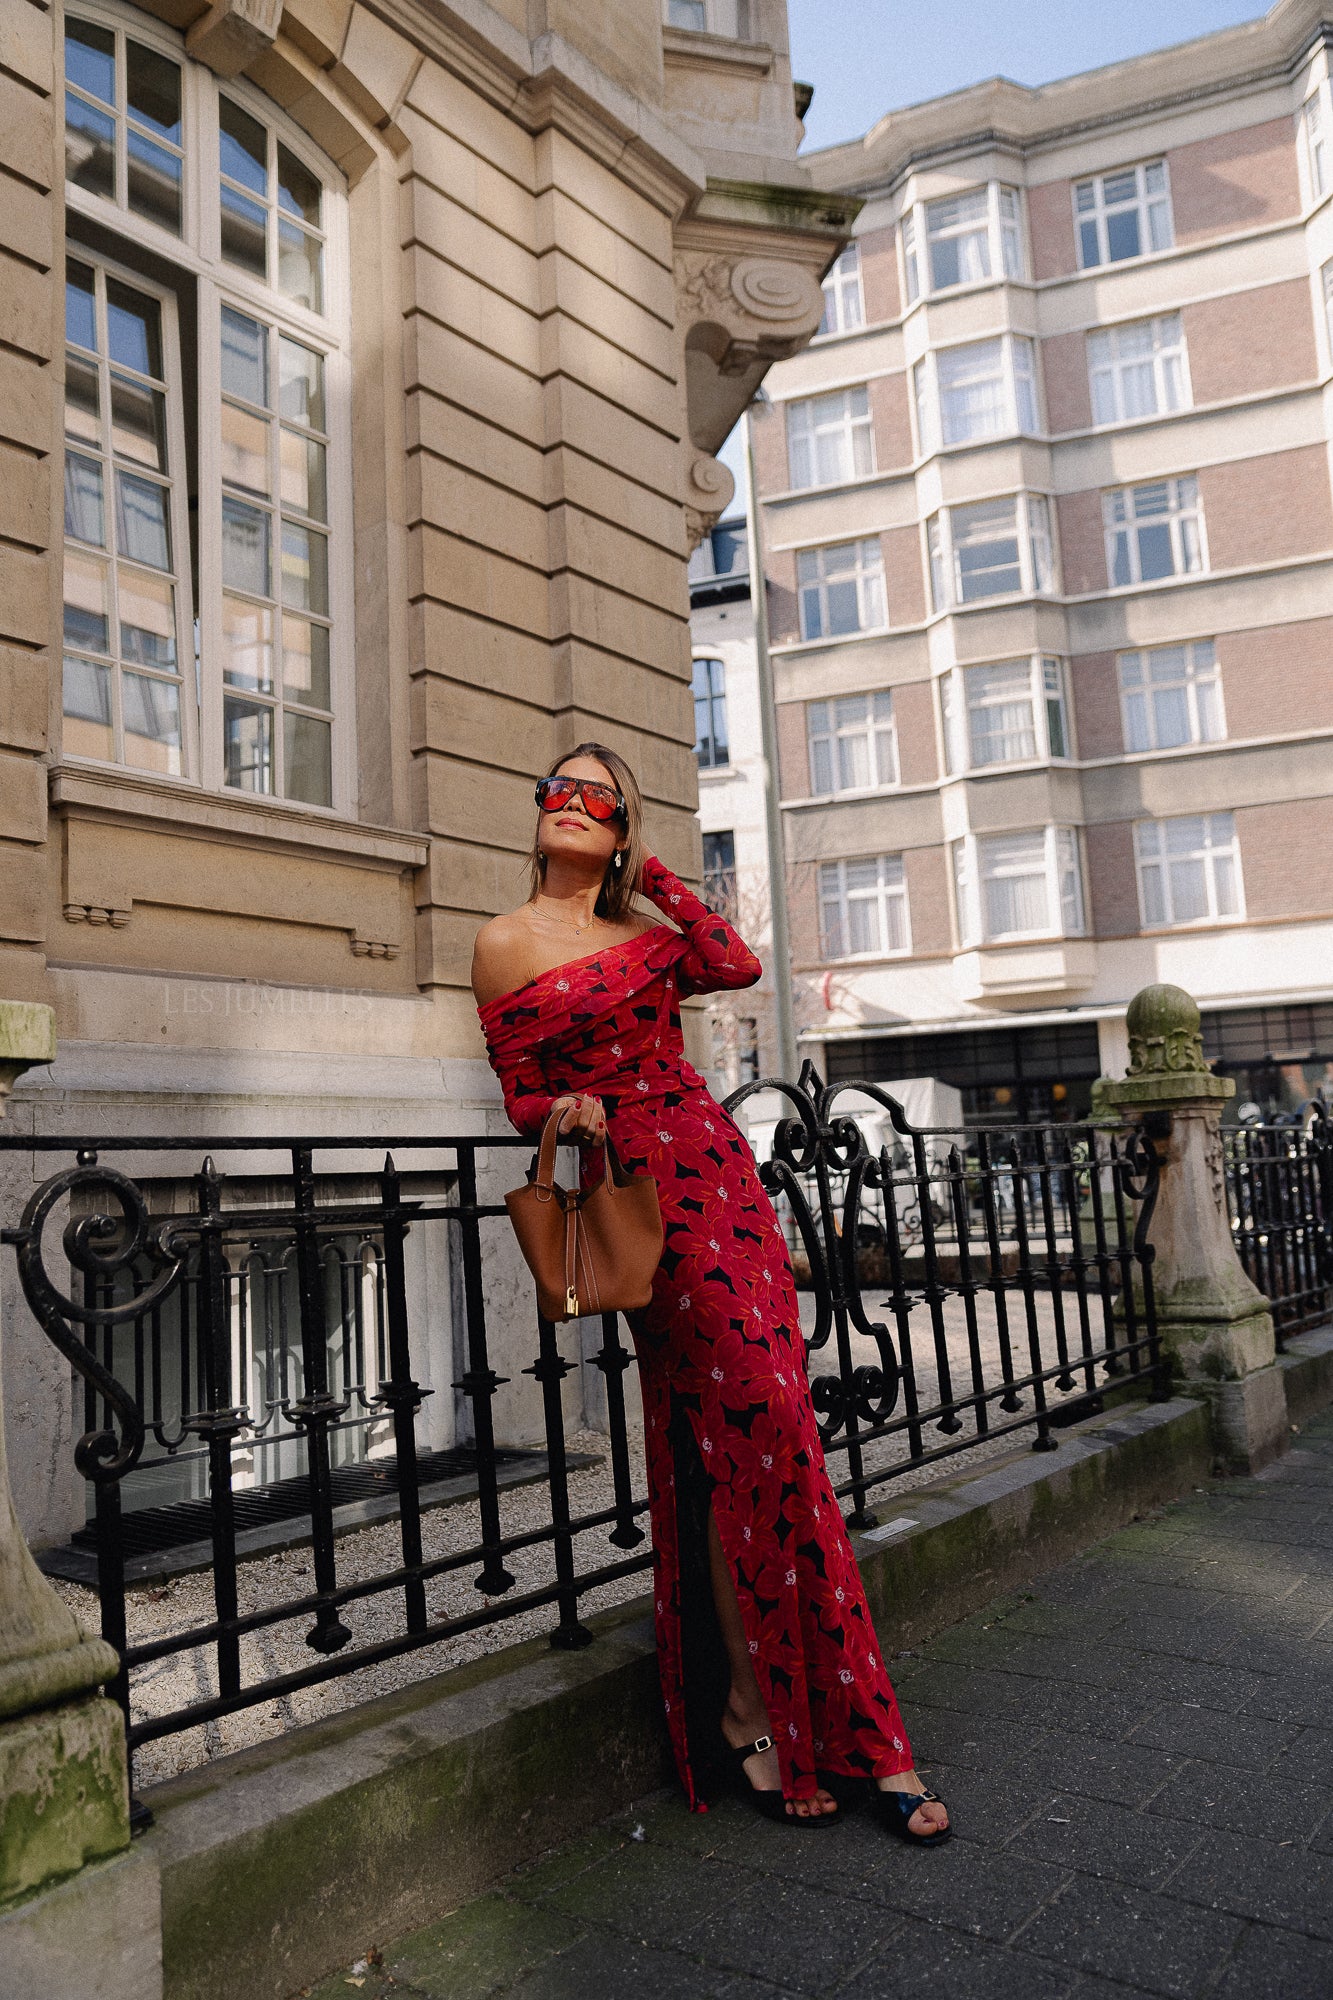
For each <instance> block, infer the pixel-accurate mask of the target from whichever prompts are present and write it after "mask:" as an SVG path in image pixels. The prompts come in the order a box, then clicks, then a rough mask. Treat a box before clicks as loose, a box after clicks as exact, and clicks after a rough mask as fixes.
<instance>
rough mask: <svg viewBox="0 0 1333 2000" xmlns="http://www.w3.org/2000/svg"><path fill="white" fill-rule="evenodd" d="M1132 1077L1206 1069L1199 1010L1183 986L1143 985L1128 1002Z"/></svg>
mask: <svg viewBox="0 0 1333 2000" xmlns="http://www.w3.org/2000/svg"><path fill="white" fill-rule="evenodd" d="M1125 1026H1126V1028H1127V1029H1128V1030H1129V1074H1130V1075H1131V1076H1152V1075H1180V1074H1182V1073H1183V1072H1195V1073H1197V1072H1199V1071H1205V1072H1206V1071H1207V1069H1208V1063H1207V1060H1206V1059H1205V1057H1204V1053H1203V1036H1202V1034H1201V1033H1200V1020H1199V1009H1198V1006H1197V1004H1196V1003H1195V1001H1194V1000H1193V998H1192V997H1191V996H1190V994H1188V993H1187V992H1186V991H1185V989H1184V987H1183V986H1165V985H1160V986H1145V987H1143V988H1142V989H1141V990H1140V991H1139V992H1138V993H1136V994H1135V995H1134V998H1133V999H1132V1000H1131V1001H1130V1003H1129V1008H1128V1011H1127V1012H1126V1015H1125Z"/></svg>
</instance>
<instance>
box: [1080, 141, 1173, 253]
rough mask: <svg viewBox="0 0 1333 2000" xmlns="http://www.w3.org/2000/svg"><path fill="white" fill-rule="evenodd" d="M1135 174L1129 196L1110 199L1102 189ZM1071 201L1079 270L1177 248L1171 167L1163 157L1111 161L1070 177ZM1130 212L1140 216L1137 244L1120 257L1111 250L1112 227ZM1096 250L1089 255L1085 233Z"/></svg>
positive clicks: (1138, 217) (1087, 239) (1104, 189)
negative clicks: (1099, 169)
mask: <svg viewBox="0 0 1333 2000" xmlns="http://www.w3.org/2000/svg"><path fill="white" fill-rule="evenodd" d="M1131 175H1132V176H1133V180H1134V191H1133V193H1132V195H1129V196H1128V197H1127V198H1113V199H1112V200H1110V201H1109V202H1108V200H1107V198H1106V189H1107V185H1108V183H1111V184H1113V185H1115V184H1119V183H1122V182H1124V181H1125V180H1126V179H1127V178H1128V177H1129V176H1131ZM1070 192H1071V196H1072V199H1073V204H1074V244H1075V248H1076V250H1077V252H1078V265H1079V269H1080V270H1081V271H1095V270H1099V269H1100V268H1101V267H1102V266H1103V265H1106V264H1130V263H1135V262H1137V261H1138V259H1139V258H1141V257H1159V256H1162V255H1163V254H1164V253H1165V252H1166V251H1168V250H1172V249H1174V248H1175V240H1176V228H1175V211H1174V207H1173V204H1172V200H1171V172H1170V168H1169V167H1168V165H1167V162H1166V160H1165V159H1164V158H1159V159H1154V160H1141V161H1139V162H1138V163H1137V164H1136V165H1134V166H1126V167H1112V168H1111V169H1110V170H1109V171H1108V172H1106V173H1100V174H1092V175H1090V176H1088V177H1086V178H1084V179H1082V180H1077V181H1075V182H1074V184H1073V187H1072V188H1071V190H1070ZM1130 213H1132V214H1134V215H1135V216H1136V217H1137V219H1138V230H1139V247H1138V249H1137V250H1134V251H1130V252H1128V253H1127V254H1126V255H1125V256H1123V257H1113V256H1112V255H1111V241H1110V238H1111V228H1112V226H1113V223H1114V220H1115V218H1116V217H1118V216H1121V215H1126V214H1130ZM1088 232H1091V237H1092V240H1093V242H1094V243H1095V247H1096V250H1097V255H1096V256H1095V257H1091V256H1089V255H1088V247H1089V234H1088Z"/></svg>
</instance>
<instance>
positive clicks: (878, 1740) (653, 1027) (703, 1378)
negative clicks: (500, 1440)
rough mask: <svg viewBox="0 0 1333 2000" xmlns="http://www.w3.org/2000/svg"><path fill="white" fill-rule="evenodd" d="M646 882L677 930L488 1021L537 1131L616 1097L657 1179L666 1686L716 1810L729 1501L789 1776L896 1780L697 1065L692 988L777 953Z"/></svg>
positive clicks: (595, 957)
mask: <svg viewBox="0 0 1333 2000" xmlns="http://www.w3.org/2000/svg"><path fill="white" fill-rule="evenodd" d="M643 891H644V894H645V895H646V896H647V897H649V898H650V900H651V901H652V902H653V903H655V904H656V905H657V907H658V908H659V909H660V910H662V911H663V912H664V914H665V915H667V916H668V917H670V918H671V919H672V922H673V923H674V924H679V925H680V927H681V928H680V930H675V929H673V928H671V926H670V925H668V924H658V925H656V926H655V927H654V928H653V929H652V930H649V931H645V932H643V933H642V935H641V936H639V937H637V938H634V939H631V941H630V942H629V943H628V944H617V945H612V946H610V947H609V948H608V949H606V950H605V951H601V952H596V953H593V954H592V955H590V956H589V957H587V958H581V959H576V960H574V962H573V963H572V964H568V965H562V966H558V967H556V968H555V969H554V970H553V971H551V972H543V973H539V974H538V976H537V977H536V978H535V979H531V980H529V981H528V983H527V984H526V985H525V986H521V987H519V988H518V989H517V990H516V991H515V992H513V993H508V994H505V995H503V996H502V997H501V998H499V999H497V1000H493V1001H490V1002H489V1003H488V1004H487V1005H486V1006H485V1007H483V1008H481V1009H480V1014H481V1022H482V1026H483V1028H484V1030H485V1034H486V1046H487V1050H488V1053H489V1055H490V1059H491V1063H492V1066H493V1067H494V1069H495V1071H496V1073H497V1075H498V1076H499V1078H500V1081H501V1084H502V1085H503V1088H504V1099H505V1107H506V1109H507V1111H508V1113H509V1116H510V1118H511V1119H512V1121H513V1123H514V1124H515V1125H516V1126H517V1128H518V1130H519V1131H520V1132H530V1133H536V1132H537V1131H539V1130H540V1128H541V1126H542V1125H543V1123H544V1122H545V1120H546V1117H547V1114H548V1113H549V1111H550V1108H551V1104H552V1101H553V1100H554V1099H555V1098H556V1097H559V1096H563V1095H565V1094H567V1093H569V1092H578V1093H580V1094H582V1093H587V1094H589V1095H591V1096H594V1097H600V1098H601V1099H602V1101H603V1103H604V1104H605V1106H606V1111H607V1115H608V1120H609V1124H610V1129H611V1133H612V1136H613V1137H614V1139H615V1142H616V1147H617V1149H618V1151H619V1153H620V1155H621V1158H622V1159H623V1160H624V1162H625V1164H626V1166H627V1167H628V1168H629V1169H630V1170H631V1171H632V1172H636V1171H637V1172H643V1171H644V1170H647V1171H648V1172H649V1173H651V1174H652V1175H654V1177H655V1178H656V1181H657V1185H658V1192H659V1196H660V1200H661V1207H662V1220H663V1224H664V1227H665V1239H666V1240H665V1247H664V1249H663V1252H662V1262H661V1265H660V1266H659V1268H658V1272H657V1277H656V1280H655V1282H654V1286H653V1298H652V1303H651V1305H649V1306H648V1307H647V1308H646V1310H645V1311H644V1312H643V1313H641V1314H638V1315H635V1319H636V1321H637V1324H635V1325H634V1326H633V1328H632V1331H633V1334H634V1342H635V1347H636V1349H637V1353H638V1361H639V1373H640V1378H641V1381H642V1385H643V1404H644V1424H645V1439H646V1445H647V1454H648V1479H649V1495H650V1508H651V1519H652V1531H653V1554H654V1577H655V1585H656V1613H657V1645H658V1659H659V1665H660V1668H661V1677H662V1694H663V1700H664V1702H665V1705H666V1714H667V1725H668V1729H669V1731H670V1735H671V1743H672V1748H673V1750H674V1752H675V1757H676V1764H677V1768H678V1769H679V1771H680V1775H681V1780H682V1783H683V1784H684V1787H685V1791H686V1794H687V1797H688V1798H689V1801H690V1803H691V1805H695V1806H697V1805H698V1804H700V1802H701V1793H702V1791H703V1790H704V1789H705V1786H706V1779H707V1773H708V1770H709V1766H710V1762H711V1759H712V1755H713V1753H714V1750H715V1746H716V1743H717V1738H718V1728H717V1725H718V1719H719V1716H720V1711H721V1701H722V1699H723V1697H724V1695H725V1691H726V1674H725V1667H724V1664H723V1662H722V1658H721V1654H720V1649H719V1647H718V1644H717V1633H716V1623H715V1620H714V1618H713V1614H712V1604H711V1594H710V1590H709V1583H708V1563H707V1550H706V1529H707V1512H706V1509H707V1507H708V1505H709V1504H711V1506H712V1509H713V1512H714V1514H715V1516H716V1518H717V1524H718V1531H719V1535H720V1539H721V1543H722V1548H723V1551H724V1553H725V1555H726V1559H727V1562H728V1564H729V1566H730V1569H731V1574H732V1577H733V1578H734V1580H735V1585H736V1597H737V1601H738V1603H739V1606H740V1612H741V1618H742V1621H743V1623H744V1627H745V1632H746V1636H747V1639H748V1641H749V1648H750V1653H751V1656H752V1657H753V1660H754V1665H755V1673H756V1675H757V1677H758V1681H759V1687H760V1691H761V1692H762V1694H763V1697H764V1702H765V1705H766V1707H767V1710H768V1716H769V1724H770V1727H771V1729H772V1732H773V1736H774V1738H775V1740H776V1743H777V1750H778V1761H779V1763H780V1766H781V1770H782V1789H783V1791H784V1792H785V1794H786V1795H787V1797H788V1798H792V1799H799V1798H808V1797H809V1796H810V1795H811V1794H812V1793H813V1792H814V1790H815V1788H816V1775H815V1774H816V1770H819V1771H827V1772H836V1773H842V1774H844V1775H852V1776H855V1775H864V1776H877V1777H879V1776H887V1775H889V1774H891V1773H894V1772H898V1771H907V1770H910V1769H911V1768H912V1755H911V1751H910V1749H909V1747H908V1741H907V1732H906V1730H905V1729H904V1727H903V1723H902V1718H901V1717H900V1715H899V1713H898V1704H897V1702H896V1700H895V1698H894V1693H893V1689H892V1687H891V1685H890V1683H889V1677H888V1674H887V1672H886V1671H885V1667H884V1661H883V1658H882V1656H881V1654H880V1649H879V1644H878V1641H877V1640H876V1638H875V1632H874V1627H873V1626H872V1624H871V1621H870V1613H869V1610H868V1608H867V1605H866V1600H865V1592H864V1590H863V1588H862V1585H861V1579H860V1576H859V1574H858V1572H857V1568H856V1562H855V1559H854V1557H853V1555H852V1551H851V1545H850V1543H849V1541H848V1538H847V1531H846V1527H845V1525H844V1523H843V1518H842V1514H841V1511H840V1509H839V1507H838V1503H837V1501H836V1500H835V1499H834V1497H833V1491H832V1488H831V1486H830V1484H829V1478H828V1473H827V1471H826V1470H825V1466H824V1455H823V1451H822V1449H821V1446H820V1442H819V1437H818V1433H817V1431H816V1426H815V1414H814V1409H813V1406H812V1404H811V1400H810V1388H809V1382H808V1380H807V1376H806V1370H805V1349H804V1343H803V1340H802V1336H801V1323H800V1316H799V1312H798V1308H797V1301H796V1290H795V1286H794V1284H793V1281H792V1274H791V1266H790V1263H789V1261H788V1257H787V1248H786V1244H785V1242H784V1241H783V1236H782V1231H781V1229H780V1227H779V1225H778V1221H777V1218H776V1216H775V1215H774V1212H773V1206H772V1203H771V1202H770V1201H769V1199H768V1196H767V1195H766V1194H765V1192H764V1190H763V1188H762V1187H761V1186H760V1183H759V1176H758V1173H757V1172H756V1169H755V1163H754V1157H753V1155H752V1153H751V1152H750V1148H749V1146H748V1145H747V1144H746V1141H745V1140H744V1138H743V1137H742V1136H741V1133H740V1131H739V1130H738V1128H737V1127H736V1125H735V1124H734V1123H733V1122H732V1120H731V1118H730V1117H729V1116H728V1115H727V1113H726V1112H725V1111H723V1110H722V1108H721V1106H720V1105H719V1104H718V1103H717V1101H716V1099H715V1098H713V1097H712V1096H711V1095H710V1093H709V1091H708V1088H707V1086H706V1085H705V1083H704V1081H703V1078H702V1077H701V1076H699V1075H698V1073H697V1072H696V1071H695V1070H693V1069H692V1068H691V1067H690V1065H689V1064H688V1063H687V1062H686V1061H685V1057H684V1046H683V1042H682V1039H681V1029H680V1012H679V1006H678V1002H679V1001H680V1000H682V999H684V998H686V997H687V996H688V995H690V994H694V993H712V992H716V991H718V990H719V989H721V988H725V987H743V986H752V985H753V984H754V982H755V980H756V979H758V977H759V973H760V967H759V962H758V960H757V959H756V958H755V956H754V954H753V952H751V951H750V950H749V949H748V947H747V946H746V945H745V944H744V943H743V942H742V941H741V939H740V938H739V937H738V936H737V934H736V932H735V931H734V930H733V929H732V928H731V926H730V924H728V923H726V922H724V920H723V919H722V918H721V917H719V916H717V915H715V914H714V913H713V912H712V911H711V910H709V909H708V908H707V907H706V906H705V905H704V904H703V903H702V902H700V900H699V898H698V897H697V896H695V895H694V894H693V893H692V892H691V891H690V890H689V889H687V888H686V887H685V885H684V884H683V883H682V882H680V881H678V880H677V878H676V877H675V876H674V875H672V874H671V872H670V871H669V870H668V869H667V868H665V867H663V866H662V864H661V863H660V862H657V861H651V860H650V861H649V862H648V863H647V864H646V867H645V870H644V879H643Z"/></svg>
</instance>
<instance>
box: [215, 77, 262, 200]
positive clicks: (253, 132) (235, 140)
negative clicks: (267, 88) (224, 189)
mask: <svg viewBox="0 0 1333 2000" xmlns="http://www.w3.org/2000/svg"><path fill="white" fill-rule="evenodd" d="M218 126H219V135H218V136H219V150H218V164H219V165H220V167H221V169H222V171H223V173H224V174H226V175H227V176H228V177H229V178H230V179H231V180H234V181H239V182H240V184H241V186H242V187H243V188H248V189H249V190H250V192H251V194H258V195H266V194H267V193H268V133H267V132H266V131H265V130H264V127H263V126H262V125H261V124H260V122H259V120H258V119H257V118H252V117H251V116H250V114H249V112H248V111H242V109H241V107H240V105H239V104H233V103H232V101H231V99H230V98H229V97H219V99H218Z"/></svg>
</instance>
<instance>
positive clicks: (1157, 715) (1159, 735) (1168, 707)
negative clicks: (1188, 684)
mask: <svg viewBox="0 0 1333 2000" xmlns="http://www.w3.org/2000/svg"><path fill="white" fill-rule="evenodd" d="M1152 713H1153V732H1154V735H1155V736H1156V739H1157V748H1158V749H1159V750H1174V749H1176V748H1177V747H1178V746H1179V745H1180V744H1181V743H1188V742H1189V740H1190V714H1189V701H1188V699H1187V697H1186V693H1185V689H1184V686H1183V685H1182V686H1180V687H1173V688H1156V689H1154V691H1153V697H1152Z"/></svg>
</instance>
